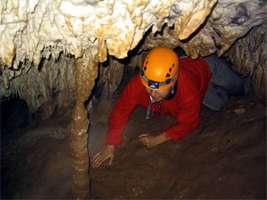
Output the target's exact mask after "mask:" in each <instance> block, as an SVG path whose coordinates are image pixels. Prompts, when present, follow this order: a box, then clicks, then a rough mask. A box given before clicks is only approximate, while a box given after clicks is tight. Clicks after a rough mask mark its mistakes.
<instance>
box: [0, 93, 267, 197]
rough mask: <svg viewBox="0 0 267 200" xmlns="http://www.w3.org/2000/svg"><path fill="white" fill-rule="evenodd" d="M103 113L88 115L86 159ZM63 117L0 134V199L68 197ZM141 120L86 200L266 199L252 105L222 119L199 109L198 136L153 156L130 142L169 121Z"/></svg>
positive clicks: (261, 140) (238, 104)
mask: <svg viewBox="0 0 267 200" xmlns="http://www.w3.org/2000/svg"><path fill="white" fill-rule="evenodd" d="M110 108H111V107H110V103H107V102H100V103H98V104H96V105H95V107H94V109H93V110H92V111H91V112H92V113H93V119H92V123H91V126H90V135H89V148H90V152H91V154H94V153H95V152H97V151H99V150H100V149H101V148H102V146H103V142H104V138H105V131H106V129H107V126H106V125H107V116H108V113H109V111H110ZM69 116H70V112H65V113H58V114H56V115H54V116H53V117H52V118H50V119H48V120H45V121H42V122H38V123H35V124H34V125H31V126H30V127H27V128H24V129H21V130H18V131H16V132H14V133H12V135H10V136H9V135H4V136H3V135H2V138H1V198H5V199H8V198H13V199H14V198H20V199H21V198H23V199H27V198H31V199H41V198H53V199H62V198H70V197H71V164H70V162H71V157H70V148H69V137H68V130H69V129H68V124H69ZM144 116H145V110H143V109H141V108H139V109H137V110H136V111H135V112H134V113H133V115H132V117H131V118H130V121H129V123H128V126H127V128H126V131H125V142H124V144H122V145H121V146H120V147H118V148H117V150H116V155H115V160H114V162H113V165H112V166H111V167H109V166H104V167H102V168H99V169H91V170H90V177H91V197H92V198H96V199H98V198H103V199H111V198H116V199H130V198H135V199H145V198H146V199H147V198H153V199H166V198H169V199H187V198H197V199H207V198H217V199H218V198H224V199H225V198H239V199H245V198H246V199H256V198H262V199H263V198H266V192H265V188H266V185H265V180H266V128H265V124H266V108H265V107H264V106H263V105H262V104H260V103H258V102H257V101H256V100H255V99H254V98H232V99H231V102H230V103H229V104H228V106H227V107H226V108H225V110H224V111H222V112H213V111H211V110H209V109H207V108H205V107H203V108H202V111H201V125H200V127H199V128H198V129H196V130H195V131H193V132H192V133H191V134H190V135H188V136H186V137H185V138H184V139H182V140H181V141H180V142H178V143H175V142H168V143H165V144H162V145H160V146H158V147H155V148H153V149H147V148H145V147H144V146H142V145H141V144H140V143H139V142H138V140H137V136H138V135H139V134H140V133H143V132H151V131H152V132H153V133H155V134H156V133H157V132H159V131H160V130H162V129H164V128H166V127H168V126H169V125H171V124H173V123H174V119H172V118H170V117H166V116H159V115H154V116H153V118H152V119H150V120H145V117H144ZM10 134H11V133H10ZM10 138H12V139H10Z"/></svg>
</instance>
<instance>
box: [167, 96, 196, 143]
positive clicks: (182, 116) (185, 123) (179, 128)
mask: <svg viewBox="0 0 267 200" xmlns="http://www.w3.org/2000/svg"><path fill="white" fill-rule="evenodd" d="M200 104H201V102H200V97H199V96H198V95H195V96H189V97H187V98H186V99H184V100H183V101H182V102H181V105H180V106H179V107H180V108H179V111H178V112H177V115H176V120H177V123H176V124H175V125H173V126H171V127H169V128H168V129H166V130H165V131H164V132H165V133H166V135H167V136H168V137H169V138H170V139H172V140H175V141H178V140H179V139H181V138H182V137H184V136H185V135H187V134H188V133H190V132H191V131H192V130H193V129H195V128H197V127H198V125H199V111H200Z"/></svg>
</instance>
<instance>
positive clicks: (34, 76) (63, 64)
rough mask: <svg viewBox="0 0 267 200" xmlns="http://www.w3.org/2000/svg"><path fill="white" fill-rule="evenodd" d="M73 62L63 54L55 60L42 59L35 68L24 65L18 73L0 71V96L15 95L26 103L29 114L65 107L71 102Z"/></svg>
mask: <svg viewBox="0 0 267 200" xmlns="http://www.w3.org/2000/svg"><path fill="white" fill-rule="evenodd" d="M74 61H75V59H74V58H73V57H67V56H65V55H64V54H62V55H61V56H59V58H58V59H57V60H54V59H52V58H50V59H43V60H42V61H41V62H40V65H38V66H34V65H33V64H31V63H29V62H25V63H23V65H24V66H23V68H21V70H19V71H14V70H12V69H10V68H2V69H1V73H2V74H1V79H0V82H1V87H0V96H10V95H11V94H16V95H18V96H19V97H20V98H22V99H24V100H26V102H27V103H28V105H29V109H30V111H31V112H36V111H40V112H42V113H43V114H45V113H46V114H45V115H50V114H52V113H53V111H54V110H55V109H56V107H57V108H65V107H67V106H69V105H70V104H72V103H73V102H74V90H75V85H74V74H75V67H74ZM10 76H11V77H10ZM39 109H43V110H39Z"/></svg>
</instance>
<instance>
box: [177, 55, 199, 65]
mask: <svg viewBox="0 0 267 200" xmlns="http://www.w3.org/2000/svg"><path fill="white" fill-rule="evenodd" d="M203 60H204V59H203V58H191V57H189V56H183V57H180V58H179V61H180V64H181V65H183V64H189V63H195V62H199V61H203Z"/></svg>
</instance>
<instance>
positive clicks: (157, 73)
mask: <svg viewBox="0 0 267 200" xmlns="http://www.w3.org/2000/svg"><path fill="white" fill-rule="evenodd" d="M178 67H179V58H178V56H177V54H176V53H175V52H174V51H173V50H172V49H170V48H165V47H157V48H154V49H152V50H151V51H150V52H149V53H148V55H147V56H146V58H145V61H144V64H143V67H142V69H141V74H140V75H141V81H142V83H143V85H144V86H145V87H146V88H149V89H153V90H157V91H163V90H167V89H169V88H170V87H172V86H173V85H174V84H175V82H176V79H177V75H178Z"/></svg>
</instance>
